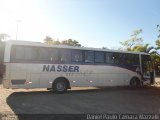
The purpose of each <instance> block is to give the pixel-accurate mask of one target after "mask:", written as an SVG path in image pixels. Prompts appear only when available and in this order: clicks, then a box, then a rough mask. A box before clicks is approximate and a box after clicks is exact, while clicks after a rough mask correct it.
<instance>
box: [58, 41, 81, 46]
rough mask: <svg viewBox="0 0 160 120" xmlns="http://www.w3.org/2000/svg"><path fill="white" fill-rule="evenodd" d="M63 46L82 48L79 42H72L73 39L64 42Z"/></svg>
mask: <svg viewBox="0 0 160 120" xmlns="http://www.w3.org/2000/svg"><path fill="white" fill-rule="evenodd" d="M61 44H62V45H69V46H78V47H81V44H79V42H78V41H76V40H72V39H68V40H63V41H62V43H61Z"/></svg>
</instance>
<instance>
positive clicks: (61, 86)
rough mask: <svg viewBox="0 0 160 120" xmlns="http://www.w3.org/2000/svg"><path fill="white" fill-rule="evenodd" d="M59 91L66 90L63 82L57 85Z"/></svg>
mask: <svg viewBox="0 0 160 120" xmlns="http://www.w3.org/2000/svg"><path fill="white" fill-rule="evenodd" d="M56 89H57V91H64V90H65V83H63V82H58V83H57V85H56Z"/></svg>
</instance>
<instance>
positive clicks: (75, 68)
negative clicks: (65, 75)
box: [43, 65, 79, 72]
mask: <svg viewBox="0 0 160 120" xmlns="http://www.w3.org/2000/svg"><path fill="white" fill-rule="evenodd" d="M43 72H79V66H73V65H69V66H68V65H57V66H55V65H43Z"/></svg>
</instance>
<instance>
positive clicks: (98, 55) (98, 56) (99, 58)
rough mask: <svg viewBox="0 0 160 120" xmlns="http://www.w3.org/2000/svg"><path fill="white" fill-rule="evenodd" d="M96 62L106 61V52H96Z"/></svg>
mask: <svg viewBox="0 0 160 120" xmlns="http://www.w3.org/2000/svg"><path fill="white" fill-rule="evenodd" d="M95 62H96V63H104V52H95Z"/></svg>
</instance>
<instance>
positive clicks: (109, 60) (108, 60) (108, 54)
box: [106, 52, 114, 64]
mask: <svg viewBox="0 0 160 120" xmlns="http://www.w3.org/2000/svg"><path fill="white" fill-rule="evenodd" d="M106 63H108V64H111V63H114V56H113V53H111V52H106Z"/></svg>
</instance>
